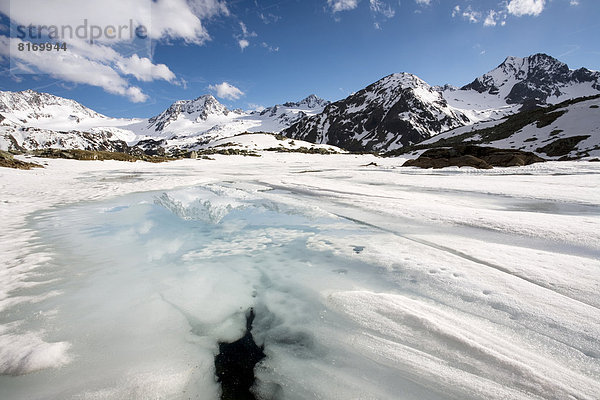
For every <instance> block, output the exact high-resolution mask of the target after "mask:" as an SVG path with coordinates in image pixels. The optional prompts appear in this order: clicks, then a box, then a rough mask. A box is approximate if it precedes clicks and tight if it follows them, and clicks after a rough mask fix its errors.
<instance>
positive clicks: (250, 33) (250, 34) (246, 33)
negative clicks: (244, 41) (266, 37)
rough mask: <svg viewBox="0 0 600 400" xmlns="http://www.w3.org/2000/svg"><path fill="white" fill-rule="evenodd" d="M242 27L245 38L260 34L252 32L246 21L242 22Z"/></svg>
mask: <svg viewBox="0 0 600 400" xmlns="http://www.w3.org/2000/svg"><path fill="white" fill-rule="evenodd" d="M240 28H242V35H243V36H244V37H245V38H249V37H256V36H258V35H257V34H256V32H250V31H249V30H248V27H246V24H245V23H243V22H240Z"/></svg>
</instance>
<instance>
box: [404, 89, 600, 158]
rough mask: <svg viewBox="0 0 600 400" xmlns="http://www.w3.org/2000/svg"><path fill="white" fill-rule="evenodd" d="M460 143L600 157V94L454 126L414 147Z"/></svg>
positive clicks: (558, 155) (554, 155)
mask: <svg viewBox="0 0 600 400" xmlns="http://www.w3.org/2000/svg"><path fill="white" fill-rule="evenodd" d="M461 144H477V145H484V146H493V147H497V148H504V149H516V150H524V151H531V152H534V153H536V154H538V155H540V156H542V157H544V158H550V159H573V158H584V157H600V95H596V96H591V97H582V98H578V99H573V100H568V101H565V102H563V103H559V104H556V105H551V106H547V107H544V108H538V109H535V110H524V111H522V112H520V113H517V114H515V115H512V116H510V117H508V118H506V119H502V120H498V121H492V122H485V123H478V124H474V125H472V126H468V127H462V128H458V129H454V130H451V131H448V132H445V133H442V134H440V135H438V136H435V137H433V138H431V139H429V140H426V141H424V142H422V143H420V144H419V145H417V146H414V147H413V148H412V149H411V150H421V149H428V148H434V147H444V146H455V145H461Z"/></svg>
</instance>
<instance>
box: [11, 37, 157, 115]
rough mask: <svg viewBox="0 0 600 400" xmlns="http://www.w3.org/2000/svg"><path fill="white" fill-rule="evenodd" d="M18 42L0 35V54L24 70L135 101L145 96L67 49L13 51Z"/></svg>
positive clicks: (116, 75) (101, 66)
mask: <svg viewBox="0 0 600 400" xmlns="http://www.w3.org/2000/svg"><path fill="white" fill-rule="evenodd" d="M19 43H22V41H20V40H15V39H13V40H9V38H7V37H5V36H0V54H3V55H5V56H8V54H9V52H10V54H11V56H12V57H16V61H17V62H18V63H23V64H24V66H23V67H24V69H27V68H31V66H35V70H31V72H39V73H46V74H49V75H51V76H52V77H54V78H56V79H62V80H65V81H68V82H73V83H78V84H87V85H92V86H99V87H101V88H103V89H104V90H105V91H107V92H109V93H113V94H117V95H121V96H125V97H128V98H129V99H130V100H131V101H133V102H136V103H137V102H143V101H146V100H147V99H148V96H147V95H145V94H144V93H143V92H142V90H141V89H140V88H139V87H136V86H132V85H130V84H129V82H127V80H126V79H125V78H123V77H122V76H121V75H120V74H119V73H117V71H116V70H115V69H113V68H111V67H110V66H109V65H106V64H103V63H101V62H98V61H94V60H90V59H88V58H84V57H81V56H79V55H77V54H75V53H72V52H68V51H66V52H58V51H49V52H40V51H17V46H18V44H19Z"/></svg>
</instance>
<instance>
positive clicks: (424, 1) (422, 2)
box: [415, 0, 431, 6]
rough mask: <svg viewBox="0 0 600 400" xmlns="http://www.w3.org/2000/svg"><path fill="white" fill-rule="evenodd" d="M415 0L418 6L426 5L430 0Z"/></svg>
mask: <svg viewBox="0 0 600 400" xmlns="http://www.w3.org/2000/svg"><path fill="white" fill-rule="evenodd" d="M415 2H416V3H417V4H418V5H420V6H428V5H430V4H431V0H415Z"/></svg>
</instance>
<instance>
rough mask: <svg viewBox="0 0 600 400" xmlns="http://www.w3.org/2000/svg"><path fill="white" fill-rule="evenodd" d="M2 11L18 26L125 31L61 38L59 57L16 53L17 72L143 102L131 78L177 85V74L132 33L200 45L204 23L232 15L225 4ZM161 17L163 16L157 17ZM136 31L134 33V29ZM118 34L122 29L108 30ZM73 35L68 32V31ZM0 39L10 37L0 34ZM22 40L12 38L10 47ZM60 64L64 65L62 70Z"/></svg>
mask: <svg viewBox="0 0 600 400" xmlns="http://www.w3.org/2000/svg"><path fill="white" fill-rule="evenodd" d="M0 12H1V13H3V14H5V15H10V18H11V20H12V22H13V23H14V24H16V25H25V26H27V25H29V24H32V25H47V26H48V25H54V26H58V27H62V26H67V27H68V26H70V27H73V29H74V28H76V27H78V26H81V25H83V24H84V23H87V24H88V26H89V27H90V28H89V30H88V32H91V26H92V25H95V26H98V27H100V28H102V29H103V30H104V28H107V29H108V27H109V26H113V27H115V28H117V27H125V28H124V29H122V30H121V36H118V35H117V36H116V37H110V38H109V37H106V36H104V37H101V38H97V39H96V40H94V42H93V44H92V43H90V41H89V37H88V38H85V39H81V38H79V39H78V38H71V37H69V36H67V37H61V38H60V39H59V40H57V41H61V42H66V43H67V48H68V50H67V51H66V52H61V53H60V54H56V53H53V54H50V53H51V52H44V53H40V54H24V53H26V52H16V51H14V52H12V53H11V56H12V61H13V65H14V66H17V67H18V68H17V71H15V73H26V72H27V69H29V70H31V71H34V72H36V73H48V74H50V75H52V76H53V77H56V78H59V79H62V80H64V81H65V82H71V83H78V84H89V85H93V86H98V87H101V88H103V89H104V90H105V91H107V92H109V93H114V94H118V95H122V96H126V97H128V98H129V99H130V100H132V101H136V102H139V101H144V100H145V99H146V98H147V95H146V94H144V93H143V92H142V90H141V89H140V88H139V87H137V86H135V85H133V84H131V83H130V82H129V81H128V77H130V78H131V77H132V78H133V79H136V80H138V81H142V82H150V81H153V80H165V81H167V82H171V83H174V84H178V81H177V80H176V77H175V74H174V73H173V72H172V71H171V70H170V69H169V67H168V66H166V65H164V64H158V65H156V64H153V63H152V61H151V59H150V56H151V43H150V41H149V40H138V41H137V42H134V41H133V40H132V38H133V37H135V33H134V32H132V31H134V30H135V28H136V27H138V26H144V27H145V28H146V31H147V36H148V38H150V39H154V40H163V41H168V40H171V39H182V40H184V41H185V42H187V43H193V44H197V45H201V44H203V43H205V42H206V41H207V40H210V35H209V34H208V32H207V31H206V29H205V27H204V25H203V23H202V21H203V20H205V19H208V18H213V17H215V16H217V15H229V10H228V9H227V6H226V4H225V2H224V1H223V0H189V1H186V0H156V1H148V0H128V1H122V0H86V1H80V0H28V1H27V2H24V1H11V2H8V1H0ZM157 16H160V18H157ZM131 28H133V29H131ZM109 31H110V32H116V31H117V29H109ZM67 32H68V31H67ZM0 39H2V40H5V41H6V45H8V38H7V37H6V36H4V35H0ZM17 43H18V42H17V41H16V40H11V44H10V46H15V45H16V44H17ZM60 63H64V64H63V65H62V66H61V65H60Z"/></svg>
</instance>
